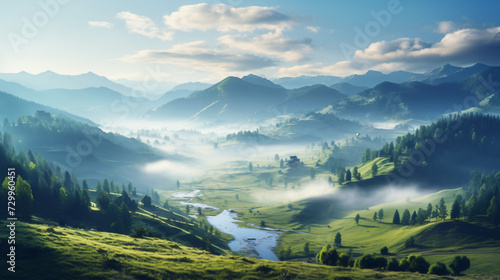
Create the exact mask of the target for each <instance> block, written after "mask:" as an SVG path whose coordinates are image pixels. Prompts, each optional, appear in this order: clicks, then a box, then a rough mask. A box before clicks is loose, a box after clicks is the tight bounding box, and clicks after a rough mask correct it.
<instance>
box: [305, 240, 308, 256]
mask: <svg viewBox="0 0 500 280" xmlns="http://www.w3.org/2000/svg"><path fill="white" fill-rule="evenodd" d="M304 253H306V254H309V242H306V244H304Z"/></svg>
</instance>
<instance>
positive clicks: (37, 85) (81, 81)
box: [0, 71, 135, 95]
mask: <svg viewBox="0 0 500 280" xmlns="http://www.w3.org/2000/svg"><path fill="white" fill-rule="evenodd" d="M0 79H1V80H4V81H8V82H14V83H18V84H21V85H23V86H25V87H27V88H31V89H34V90H38V91H43V90H52V89H84V88H91V87H96V88H99V87H106V88H109V89H111V90H113V91H116V92H119V93H121V94H123V95H134V94H135V93H134V90H133V89H131V88H129V87H126V86H124V85H121V84H118V83H115V82H113V81H111V80H109V79H108V78H106V77H104V76H99V75H97V74H95V73H92V72H88V73H83V74H80V75H61V74H57V73H55V72H52V71H45V72H42V73H40V74H30V73H27V72H24V71H23V72H19V73H0Z"/></svg>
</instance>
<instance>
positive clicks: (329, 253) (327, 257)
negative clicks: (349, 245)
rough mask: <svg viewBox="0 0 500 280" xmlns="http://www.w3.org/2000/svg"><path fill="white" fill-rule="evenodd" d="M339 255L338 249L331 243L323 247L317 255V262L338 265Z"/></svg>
mask: <svg viewBox="0 0 500 280" xmlns="http://www.w3.org/2000/svg"><path fill="white" fill-rule="evenodd" d="M338 258H339V255H338V253H337V250H336V249H334V248H333V247H332V246H331V245H326V246H324V247H323V249H321V251H320V252H319V253H318V254H317V255H316V262H317V263H319V264H324V265H331V266H335V265H337V261H338Z"/></svg>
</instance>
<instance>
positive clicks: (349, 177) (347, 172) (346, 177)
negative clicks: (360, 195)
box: [345, 169, 352, 182]
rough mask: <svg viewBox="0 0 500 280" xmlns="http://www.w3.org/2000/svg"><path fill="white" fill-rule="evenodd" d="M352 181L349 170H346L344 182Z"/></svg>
mask: <svg viewBox="0 0 500 280" xmlns="http://www.w3.org/2000/svg"><path fill="white" fill-rule="evenodd" d="M351 179H352V174H351V170H349V169H347V171H346V173H345V180H346V181H347V182H349V181H351Z"/></svg>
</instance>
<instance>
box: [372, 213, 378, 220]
mask: <svg viewBox="0 0 500 280" xmlns="http://www.w3.org/2000/svg"><path fill="white" fill-rule="evenodd" d="M377 219H378V217H377V212H375V213H373V220H374V221H377Z"/></svg>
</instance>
